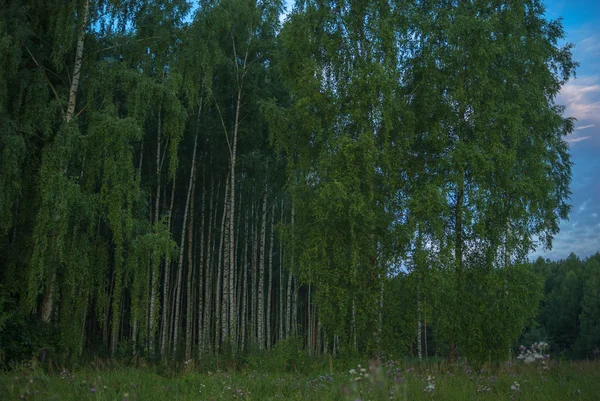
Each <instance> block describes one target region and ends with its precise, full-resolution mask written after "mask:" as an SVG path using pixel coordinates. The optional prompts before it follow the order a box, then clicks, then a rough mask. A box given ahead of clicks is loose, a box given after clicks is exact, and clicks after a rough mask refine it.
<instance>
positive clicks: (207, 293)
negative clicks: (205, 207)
mask: <svg viewBox="0 0 600 401" xmlns="http://www.w3.org/2000/svg"><path fill="white" fill-rule="evenodd" d="M214 188H215V181H214V178H213V179H212V180H211V191H210V192H211V195H210V208H211V217H210V222H209V224H208V241H207V248H206V251H207V255H206V280H205V283H204V324H203V326H204V327H203V333H204V335H203V336H202V342H203V344H202V350H203V351H206V350H207V348H208V347H210V346H211V344H212V342H211V341H209V337H210V333H211V330H210V329H211V323H212V319H211V315H212V298H213V297H212V296H213V293H214V291H213V278H214V276H213V270H214V269H213V260H212V255H213V250H214V244H213V242H215V241H214V240H213V233H214V232H215V230H216V224H217V202H218V200H217V199H216V198H218V197H219V195H218V194H219V191H220V189H221V185H220V183H219V184H218V185H217V191H216V194H217V196H216V198H215V202H214V203H213V196H214V194H215V191H214ZM207 346H208V347H207Z"/></svg>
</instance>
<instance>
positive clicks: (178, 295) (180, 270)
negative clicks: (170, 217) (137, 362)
mask: <svg viewBox="0 0 600 401" xmlns="http://www.w3.org/2000/svg"><path fill="white" fill-rule="evenodd" d="M201 106H202V102H200V108H199V109H198V117H199V115H200V112H201V110H202V108H201ZM198 131H199V127H198V126H196V136H195V137H194V150H193V151H192V169H191V172H190V180H189V183H188V190H187V196H186V199H185V208H184V211H183V225H182V227H181V241H180V245H179V246H180V248H179V259H178V262H177V291H176V294H175V322H174V323H175V325H174V329H173V351H174V352H176V351H177V340H178V334H179V311H180V303H181V280H182V276H183V252H184V248H185V229H186V223H187V218H188V210H189V207H190V199H191V194H192V187H193V186H194V178H195V176H196V151H197V148H198Z"/></svg>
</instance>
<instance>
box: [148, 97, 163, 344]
mask: <svg viewBox="0 0 600 401" xmlns="http://www.w3.org/2000/svg"><path fill="white" fill-rule="evenodd" d="M161 115H162V108H160V107H159V109H158V134H157V139H156V199H155V203H154V224H158V218H159V216H160V168H161V163H160V146H161V136H162V118H161ZM155 264H156V265H158V266H153V270H152V272H151V274H152V277H151V278H150V305H149V308H150V311H149V315H150V317H149V322H148V327H149V345H148V348H149V349H150V352H151V353H154V338H155V336H156V333H155V332H154V331H155V330H154V322H155V320H156V317H155V316H154V314H155V310H156V306H155V303H156V291H157V290H158V277H157V275H158V271H159V269H160V259H158V261H157V262H156V263H155Z"/></svg>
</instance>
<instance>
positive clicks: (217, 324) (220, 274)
mask: <svg viewBox="0 0 600 401" xmlns="http://www.w3.org/2000/svg"><path fill="white" fill-rule="evenodd" d="M228 181H229V174H227V179H226V180H225V183H226V184H225V198H224V199H227V197H228V196H229V185H227V182H228ZM226 217H227V202H224V203H223V218H222V220H221V235H220V238H221V239H220V242H219V258H218V260H217V288H216V289H215V319H216V322H215V350H217V351H218V350H219V348H220V343H221V342H220V336H219V335H220V334H221V325H222V324H223V320H222V316H221V304H222V301H223V297H222V291H221V281H222V279H223V269H222V268H221V260H222V257H223V245H224V243H223V241H224V234H225V218H226Z"/></svg>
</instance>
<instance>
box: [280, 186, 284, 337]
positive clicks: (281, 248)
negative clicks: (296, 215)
mask: <svg viewBox="0 0 600 401" xmlns="http://www.w3.org/2000/svg"><path fill="white" fill-rule="evenodd" d="M279 223H280V224H283V198H282V199H281V217H280V220H279ZM284 321H285V316H284V314H283V234H280V235H279V341H281V340H282V339H283V323H284Z"/></svg>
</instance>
